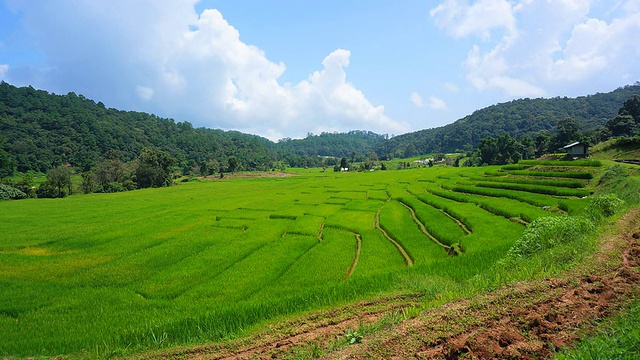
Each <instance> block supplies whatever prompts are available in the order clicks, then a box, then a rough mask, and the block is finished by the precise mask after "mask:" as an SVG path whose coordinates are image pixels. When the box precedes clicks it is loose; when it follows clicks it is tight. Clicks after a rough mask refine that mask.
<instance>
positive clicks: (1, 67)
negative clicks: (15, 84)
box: [0, 64, 9, 80]
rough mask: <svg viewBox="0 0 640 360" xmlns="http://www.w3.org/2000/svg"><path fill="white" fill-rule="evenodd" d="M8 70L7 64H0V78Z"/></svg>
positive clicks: (2, 77) (0, 78)
mask: <svg viewBox="0 0 640 360" xmlns="http://www.w3.org/2000/svg"><path fill="white" fill-rule="evenodd" d="M7 71H9V65H7V64H0V80H2V79H4V77H5V74H6V73H7Z"/></svg>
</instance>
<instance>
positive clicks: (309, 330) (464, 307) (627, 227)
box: [144, 208, 640, 359]
mask: <svg viewBox="0 0 640 360" xmlns="http://www.w3.org/2000/svg"><path fill="white" fill-rule="evenodd" d="M618 229H619V230H618V232H617V233H616V234H612V235H610V236H607V237H606V238H605V239H603V241H602V246H601V249H600V250H599V251H598V252H597V253H596V254H595V255H594V256H593V257H591V258H590V259H589V260H588V261H585V263H584V265H583V266H581V267H579V268H577V269H574V270H572V271H570V272H567V273H564V274H561V275H559V276H558V277H555V278H549V279H544V280H541V281H540V280H538V281H527V282H520V283H517V284H513V285H511V286H509V287H507V288H504V289H501V290H499V291H497V292H494V293H490V294H486V295H482V296H478V297H474V298H473V299H463V300H458V301H454V302H451V303H448V304H445V305H443V306H440V307H437V308H434V309H429V310H426V311H424V312H422V313H421V314H420V315H418V316H417V317H415V318H411V319H408V320H405V321H401V322H399V323H396V324H395V325H387V326H384V327H381V329H380V330H378V331H375V332H372V333H370V334H366V335H365V336H364V337H363V338H362V341H361V342H360V343H356V344H353V345H343V346H335V344H337V343H338V342H337V341H336V339H339V338H340V337H342V336H343V335H344V334H345V331H347V330H349V329H356V328H358V326H359V325H362V324H379V323H380V320H381V319H382V318H383V317H385V316H387V317H388V316H389V314H392V313H394V312H395V313H398V312H402V309H406V308H409V307H412V306H416V305H418V304H419V302H420V299H419V298H417V297H402V298H391V299H385V300H381V301H377V302H375V303H373V302H370V303H360V304H355V305H352V306H349V307H344V308H341V309H334V310H331V311H326V312H318V313H316V314H312V315H309V316H307V317H305V318H298V319H297V320H293V321H289V322H283V323H281V324H278V325H273V326H272V327H270V328H268V329H265V330H263V331H262V332H259V333H257V334H256V335H254V336H252V337H250V338H245V339H242V340H237V341H232V342H227V343H218V344H212V345H202V346H197V347H191V348H180V349H173V350H169V351H167V350H165V351H163V352H161V353H156V354H146V356H144V357H147V358H174V357H175V358H186V359H275V358H286V357H291V356H293V355H294V354H296V353H300V352H307V353H309V352H311V351H312V350H315V351H316V352H317V353H319V354H320V355H322V356H321V358H326V359H380V358H384V359H410V358H417V359H456V358H460V357H463V358H472V359H494V358H506V359H539V358H549V357H551V356H552V354H553V353H554V352H555V351H556V350H557V349H560V348H564V347H567V346H570V345H571V344H572V343H573V342H574V341H575V340H576V339H578V338H579V337H580V336H581V335H582V334H584V333H585V332H586V331H589V329H592V328H593V327H595V326H596V324H597V323H598V322H599V321H600V320H601V319H603V318H605V317H607V316H609V315H612V314H613V313H615V312H616V311H617V310H618V309H619V308H620V307H621V306H623V305H625V304H626V303H628V301H629V300H630V299H631V298H632V297H633V296H634V295H635V296H637V295H638V294H639V292H640V291H639V290H640V271H639V270H640V269H639V265H640V240H639V239H638V237H639V236H640V235H639V234H640V208H636V209H634V210H632V211H630V212H629V213H627V214H626V215H625V216H624V218H623V219H621V220H620V222H619V224H618ZM343 344H344V342H343ZM332 347H335V349H332Z"/></svg>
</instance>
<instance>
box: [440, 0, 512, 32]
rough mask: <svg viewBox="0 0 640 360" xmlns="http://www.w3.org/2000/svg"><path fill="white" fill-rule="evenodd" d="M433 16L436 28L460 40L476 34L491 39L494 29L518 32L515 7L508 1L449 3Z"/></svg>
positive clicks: (451, 0) (448, 1) (454, 1)
mask: <svg viewBox="0 0 640 360" xmlns="http://www.w3.org/2000/svg"><path fill="white" fill-rule="evenodd" d="M429 14H430V15H431V16H432V17H434V18H435V22H436V25H438V26H439V27H440V28H442V29H444V30H445V31H447V32H448V33H450V34H451V35H453V36H454V37H457V38H460V37H466V36H469V35H475V36H478V37H480V38H482V39H484V40H488V39H489V38H490V37H491V31H492V30H495V29H504V30H507V31H513V30H514V29H515V18H514V16H513V8H512V6H511V4H510V3H509V1H507V0H478V1H476V2H475V3H474V4H472V5H467V2H466V1H464V0H447V1H445V2H444V3H442V4H440V5H438V6H437V7H435V8H434V9H432V10H431V11H430V12H429Z"/></svg>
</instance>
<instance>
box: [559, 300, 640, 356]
mask: <svg viewBox="0 0 640 360" xmlns="http://www.w3.org/2000/svg"><path fill="white" fill-rule="evenodd" d="M638 324H640V301H638V300H637V299H636V300H635V301H634V302H633V304H631V306H630V307H629V308H628V309H627V311H626V312H625V313H623V314H622V315H619V316H618V317H616V318H614V319H613V321H608V322H607V323H605V324H603V325H602V326H600V328H599V329H598V332H597V334H595V336H593V337H590V338H585V339H584V340H583V341H582V342H581V343H580V344H579V345H578V347H577V348H575V349H570V350H565V351H564V352H562V353H560V354H559V355H558V356H557V357H556V359H562V360H565V359H567V360H568V359H580V360H586V359H629V360H632V359H639V358H640V327H638Z"/></svg>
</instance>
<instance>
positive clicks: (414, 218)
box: [398, 200, 452, 254]
mask: <svg viewBox="0 0 640 360" xmlns="http://www.w3.org/2000/svg"><path fill="white" fill-rule="evenodd" d="M398 202H399V203H400V204H402V206H404V207H405V208H407V209H408V210H409V214H410V215H411V219H412V220H413V222H414V223H415V224H416V225H417V226H418V229H420V232H422V233H423V234H424V235H425V236H426V237H427V238H429V240H431V241H433V242H434V243H435V244H436V245H439V246H440V247H442V248H443V249H445V250H446V251H447V253H448V254H450V253H451V249H452V247H451V246H449V245H446V244H443V243H442V242H440V240H438V239H437V238H436V237H435V236H433V234H431V233H430V232H429V231H428V230H427V228H426V227H425V226H424V224H423V223H422V221H420V220H419V219H418V217H417V216H416V212H415V210H413V208H412V207H411V206H409V205H407V204H405V203H404V202H403V201H402V200H400V201H398Z"/></svg>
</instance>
